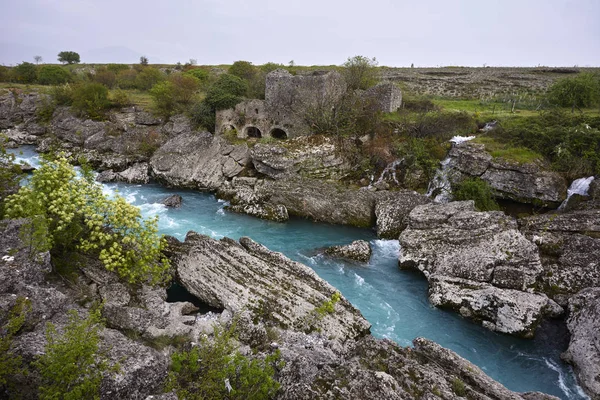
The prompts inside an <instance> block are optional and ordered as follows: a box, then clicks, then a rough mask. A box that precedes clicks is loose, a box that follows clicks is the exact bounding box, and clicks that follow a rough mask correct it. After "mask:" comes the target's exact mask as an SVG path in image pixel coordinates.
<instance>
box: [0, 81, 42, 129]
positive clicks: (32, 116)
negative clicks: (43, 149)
mask: <svg viewBox="0 0 600 400" xmlns="http://www.w3.org/2000/svg"><path fill="white" fill-rule="evenodd" d="M46 100H47V96H46V95H43V94H39V93H24V92H17V91H15V92H14V93H12V92H9V93H6V94H3V95H1V96H0V129H10V128H14V127H16V126H17V125H20V124H25V125H29V124H31V123H34V122H35V120H36V118H37V116H36V113H37V109H38V106H39V105H40V104H42V102H44V101H46ZM25 130H26V131H27V129H25ZM30 134H35V133H34V132H33V131H32V132H30Z"/></svg>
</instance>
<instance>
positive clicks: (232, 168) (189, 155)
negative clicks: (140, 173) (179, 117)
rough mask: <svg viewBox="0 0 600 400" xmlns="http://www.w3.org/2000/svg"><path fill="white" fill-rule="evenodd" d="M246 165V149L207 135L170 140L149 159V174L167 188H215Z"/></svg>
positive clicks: (247, 158) (247, 157)
mask: <svg viewBox="0 0 600 400" xmlns="http://www.w3.org/2000/svg"><path fill="white" fill-rule="evenodd" d="M248 162H249V153H248V146H246V145H245V144H243V145H236V146H232V145H230V144H229V143H227V142H226V141H225V140H224V139H222V138H220V137H213V135H212V134H210V133H209V132H189V133H182V134H180V135H178V136H175V137H173V138H172V139H170V140H169V141H168V142H167V143H165V144H164V145H163V146H162V147H161V148H160V149H158V150H157V151H156V153H154V155H153V156H152V159H151V160H150V167H151V169H152V175H153V176H154V177H155V178H156V179H158V180H160V181H162V182H164V183H166V184H167V185H169V186H177V187H187V188H194V189H212V190H214V189H218V188H219V187H220V186H221V185H222V184H223V182H225V181H226V180H227V179H229V178H233V177H234V176H237V175H238V174H240V173H241V172H242V171H243V170H244V168H245V167H246V165H248Z"/></svg>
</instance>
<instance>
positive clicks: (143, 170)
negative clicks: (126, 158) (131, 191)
mask: <svg viewBox="0 0 600 400" xmlns="http://www.w3.org/2000/svg"><path fill="white" fill-rule="evenodd" d="M148 169H149V166H148V163H136V164H133V165H132V166H131V167H129V168H127V169H126V170H124V171H121V172H114V171H113V170H112V169H109V170H106V171H102V172H101V173H100V174H98V176H97V177H96V181H98V182H127V183H148V182H149V181H150V177H149V176H148Z"/></svg>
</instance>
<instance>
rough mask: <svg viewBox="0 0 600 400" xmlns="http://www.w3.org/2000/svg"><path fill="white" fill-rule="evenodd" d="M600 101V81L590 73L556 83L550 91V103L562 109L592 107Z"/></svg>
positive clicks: (572, 110) (572, 109)
mask: <svg viewBox="0 0 600 400" xmlns="http://www.w3.org/2000/svg"><path fill="white" fill-rule="evenodd" d="M599 99H600V81H599V80H598V77H597V76H595V75H594V74H590V73H582V74H579V75H577V76H574V77H569V78H563V79H559V80H558V81H556V82H555V83H554V84H553V85H552V86H550V89H549V90H548V100H549V101H550V103H552V104H554V105H557V106H560V107H571V112H574V111H575V107H577V108H581V107H590V106H592V105H593V104H594V103H596V102H598V100H599Z"/></svg>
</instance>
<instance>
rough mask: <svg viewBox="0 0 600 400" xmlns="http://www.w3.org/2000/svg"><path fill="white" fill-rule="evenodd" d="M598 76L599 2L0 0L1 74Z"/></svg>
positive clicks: (599, 62)
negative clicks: (94, 66) (195, 66)
mask: <svg viewBox="0 0 600 400" xmlns="http://www.w3.org/2000/svg"><path fill="white" fill-rule="evenodd" d="M62 50H73V51H77V52H78V53H79V54H81V61H82V62H90V63H91V62H123V63H133V62H138V61H139V57H140V55H147V56H148V57H149V58H150V62H151V63H153V62H154V63H159V62H160V63H176V62H177V61H180V62H182V63H184V62H186V61H187V60H189V59H197V60H198V63H199V64H231V63H232V62H233V61H236V60H248V61H251V62H253V63H254V64H262V63H265V62H268V61H273V62H278V63H283V64H287V63H288V62H289V61H290V60H294V62H295V63H296V64H298V65H315V64H319V65H329V64H341V63H343V62H344V61H345V60H346V59H347V58H348V57H350V56H354V55H364V56H368V57H376V58H377V60H378V61H379V63H380V65H388V66H410V65H411V63H414V64H415V66H446V65H462V66H483V65H484V64H485V65H489V66H537V65H549V66H558V65H560V66H573V65H579V66H600V0H570V1H569V0H409V1H407V0H361V1H357V0H339V1H338V0H335V1H334V0H294V1H286V0H195V1H193V0H170V1H169V0H161V1H155V0H0V64H5V65H10V64H15V63H19V62H21V61H30V62H33V57H34V56H35V55H41V56H42V57H43V58H44V61H45V62H56V54H57V53H58V52H59V51H62Z"/></svg>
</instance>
